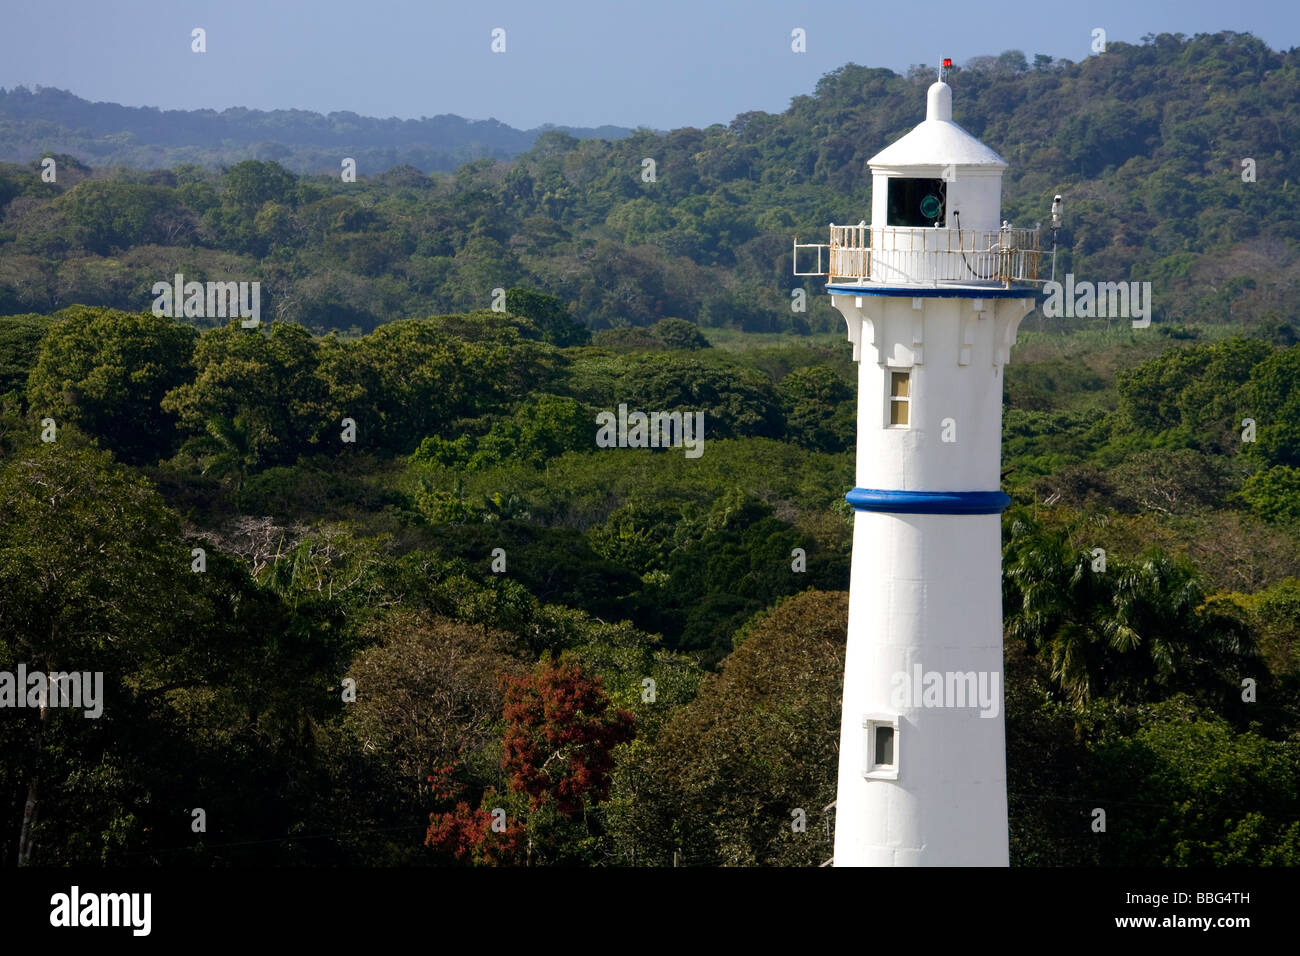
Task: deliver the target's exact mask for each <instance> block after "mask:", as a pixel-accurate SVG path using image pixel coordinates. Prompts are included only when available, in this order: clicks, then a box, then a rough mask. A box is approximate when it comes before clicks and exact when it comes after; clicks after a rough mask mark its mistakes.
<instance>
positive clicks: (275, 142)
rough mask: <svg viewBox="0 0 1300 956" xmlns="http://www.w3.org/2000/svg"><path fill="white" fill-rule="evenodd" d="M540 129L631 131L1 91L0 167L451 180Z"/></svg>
mask: <svg viewBox="0 0 1300 956" xmlns="http://www.w3.org/2000/svg"><path fill="white" fill-rule="evenodd" d="M547 129H559V130H561V131H562V132H566V133H569V134H571V135H573V136H577V137H580V138H585V137H590V136H600V137H604V138H605V139H617V138H618V137H620V136H626V135H627V134H628V133H630V132H631V130H627V129H622V128H620V127H617V126H601V127H599V128H596V129H586V128H579V127H568V126H560V127H551V126H543V127H540V128H538V129H529V130H522V129H515V128H514V127H512V126H507V125H506V124H505V123H499V122H497V121H496V120H494V119H488V120H469V119H465V118H463V117H460V116H454V115H450V114H442V115H439V116H428V117H421V118H420V119H418V120H414V119H408V120H402V119H397V118H395V117H390V118H388V119H376V118H374V117H369V116H358V115H357V114H356V113H349V112H339V113H330V114H328V115H322V114H320V113H313V112H310V111H308V110H270V111H266V110H250V109H242V108H234V109H226V110H222V111H221V112H217V111H216V110H159V109H157V108H155V107H151V106H140V107H136V106H120V105H118V104H116V103H92V102H90V101H89V100H83V99H82V98H81V97H79V96H75V95H73V94H72V93H69V92H68V91H66V90H58V89H53V88H51V87H37V88H36V90H35V91H32V90H29V89H27V88H26V87H22V86H20V87H16V88H15V89H12V90H4V89H0V159H5V160H11V161H17V162H26V161H28V160H30V159H32V158H34V157H38V156H41V155H43V154H44V153H48V152H51V151H52V152H57V153H67V154H69V155H72V156H76V157H77V158H78V159H80V160H81V161H82V162H85V163H89V164H91V165H96V166H133V167H137V168H146V169H154V168H158V167H171V166H175V165H177V164H178V163H197V164H199V165H201V166H211V167H217V166H221V165H230V164H232V163H237V162H239V161H240V160H244V159H265V160H274V161H275V162H278V163H280V164H281V165H282V166H284V167H285V168H287V169H291V170H293V171H295V172H300V173H301V172H320V171H321V170H333V169H337V168H338V166H339V157H341V156H351V157H352V158H353V159H355V160H357V163H358V165H359V166H360V167H361V168H362V169H369V170H372V171H382V170H385V169H389V168H391V167H393V166H396V165H399V164H403V163H405V164H408V165H411V166H415V167H416V168H418V169H421V170H423V171H425V172H433V171H434V170H444V171H450V170H453V169H455V168H456V167H457V166H459V165H460V164H461V163H465V162H468V161H469V160H472V159H481V158H483V157H485V156H488V157H492V158H495V159H509V158H510V157H512V156H516V155H518V154H519V153H522V152H524V150H526V149H528V148H529V147H530V146H532V145H533V142H534V141H535V140H536V139H537V137H538V136H539V135H540V134H541V133H543V132H545V131H546V130H547ZM200 144H206V145H200Z"/></svg>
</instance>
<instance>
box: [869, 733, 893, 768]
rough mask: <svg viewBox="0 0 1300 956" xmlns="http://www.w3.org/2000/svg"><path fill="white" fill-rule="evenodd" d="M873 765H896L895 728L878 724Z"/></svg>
mask: <svg viewBox="0 0 1300 956" xmlns="http://www.w3.org/2000/svg"><path fill="white" fill-rule="evenodd" d="M872 757H873V758H874V762H873V763H872V766H873V767H892V766H893V765H894V728H893V727H889V726H887V725H885V724H876V746H875V753H874V754H872Z"/></svg>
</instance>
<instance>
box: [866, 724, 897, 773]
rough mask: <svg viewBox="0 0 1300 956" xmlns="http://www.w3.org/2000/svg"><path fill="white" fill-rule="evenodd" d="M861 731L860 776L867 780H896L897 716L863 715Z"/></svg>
mask: <svg viewBox="0 0 1300 956" xmlns="http://www.w3.org/2000/svg"><path fill="white" fill-rule="evenodd" d="M862 730H863V741H862V745H863V747H862V749H863V753H862V758H863V759H862V776H864V777H865V778H867V779H868V780H897V779H898V717H897V715H894V714H864V715H863V717H862Z"/></svg>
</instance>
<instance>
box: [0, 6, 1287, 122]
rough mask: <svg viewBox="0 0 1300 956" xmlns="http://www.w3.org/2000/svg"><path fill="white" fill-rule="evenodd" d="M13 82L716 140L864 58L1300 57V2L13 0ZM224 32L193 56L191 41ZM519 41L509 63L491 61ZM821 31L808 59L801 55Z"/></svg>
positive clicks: (102, 93)
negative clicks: (1102, 35) (1213, 53)
mask: <svg viewBox="0 0 1300 956" xmlns="http://www.w3.org/2000/svg"><path fill="white" fill-rule="evenodd" d="M0 23H2V24H3V26H2V27H0V86H4V87H14V86H18V85H26V86H29V87H30V86H37V85H40V86H55V87H59V88H62V89H68V90H71V91H72V92H73V93H76V94H77V95H78V96H82V97H85V98H87V99H90V100H107V101H111V102H117V103H122V104H125V105H128V106H157V107H161V108H164V109H199V108H212V109H224V108H226V107H229V106H246V107H252V108H257V109H276V108H295V107H296V108H300V109H309V110H315V111H318V112H325V113H327V112H332V111H335V110H352V111H354V112H356V113H361V114H363V115H367V116H379V117H387V116H398V117H403V118H410V117H420V116H433V115H436V114H438V113H456V114H459V115H461V116H466V117H469V118H472V119H487V118H490V117H491V118H495V119H498V120H501V121H502V122H504V123H509V124H510V125H512V126H518V127H532V126H537V125H540V124H542V123H547V122H550V123H557V124H565V125H573V126H597V125H600V124H603V123H611V124H615V125H619V126H650V127H654V128H658V129H668V128H673V127H678V126H707V125H709V124H710V123H726V122H730V120H731V119H732V118H733V117H734V116H735V115H736V114H737V113H741V112H745V111H746V110H755V109H758V110H767V111H769V112H778V111H780V110H783V109H785V108H786V106H788V105H789V102H790V98H791V97H792V96H795V95H798V94H800V93H808V92H811V91H812V89H813V87H814V85H815V84H816V82H817V79H818V77H820V76H822V75H823V74H824V73H826V72H828V71H830V70H833V69H835V68H836V67H839V66H842V65H843V64H845V63H847V62H850V61H851V62H855V63H860V64H863V65H866V66H883V67H888V68H889V69H892V70H895V71H898V72H903V71H906V69H907V68H908V66H910V65H911V64H913V63H928V64H931V65H934V64H937V63H938V61H939V60H940V58H942V57H944V56H951V57H952V58H953V60H954V61H955V62H956V63H958V64H961V63H962V62H964V61H965V60H967V59H969V58H970V57H973V56H979V55H983V54H997V53H1000V52H1002V51H1003V50H1008V49H1018V50H1022V51H1023V52H1024V53H1025V55H1026V56H1027V57H1028V58H1029V59H1030V60H1032V59H1033V56H1034V54H1035V53H1046V54H1049V55H1051V56H1054V57H1066V58H1069V59H1072V60H1082V59H1084V58H1085V57H1087V56H1089V55H1091V49H1090V47H1091V43H1092V30H1093V28H1094V27H1101V28H1103V29H1104V30H1105V31H1106V35H1107V39H1108V40H1111V41H1114V40H1122V41H1126V42H1132V43H1137V42H1140V38H1141V37H1142V35H1143V34H1146V33H1184V34H1187V35H1189V36H1190V35H1192V34H1196V33H1215V32H1218V31H1220V30H1236V31H1239V32H1243V33H1244V32H1249V33H1253V34H1255V35H1256V36H1258V37H1260V38H1261V39H1262V40H1263V41H1264V42H1265V43H1267V44H1268V45H1269V46H1270V47H1272V48H1273V49H1275V50H1285V49H1289V48H1291V47H1294V46H1297V45H1300V3H1296V2H1294V0H1244V2H1227V0H1087V2H1080V0H1074V2H1062V0H1036V2H1015V3H989V2H974V0H967V2H963V3H957V2H948V0H943V2H936V0H904V2H894V3H885V2H880V0H853V2H837V0H818V2H816V3H798V2H794V3H792V2H789V0H786V2H776V0H645V2H626V0H459V2H454V3H448V2H442V0H411V2H403V0H365V2H352V0H300V2H291V0H211V2H208V0H60V2H59V3H9V4H6V5H5V9H4V10H3V15H2V16H0ZM194 27H202V28H204V29H205V30H206V31H207V52H206V53H202V54H198V53H193V52H191V49H190V31H191V30H192V29H193V28H194ZM496 27H500V28H503V29H504V30H505V31H506V52H505V53H504V54H496V53H493V52H492V51H491V49H490V46H491V42H492V37H491V34H492V30H493V29H494V28H496ZM796 27H798V28H802V29H803V30H804V31H806V36H807V52H806V53H801V54H799V53H794V52H792V50H791V31H792V30H793V29H795V28H796Z"/></svg>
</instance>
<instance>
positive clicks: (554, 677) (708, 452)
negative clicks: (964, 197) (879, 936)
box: [0, 34, 1300, 866]
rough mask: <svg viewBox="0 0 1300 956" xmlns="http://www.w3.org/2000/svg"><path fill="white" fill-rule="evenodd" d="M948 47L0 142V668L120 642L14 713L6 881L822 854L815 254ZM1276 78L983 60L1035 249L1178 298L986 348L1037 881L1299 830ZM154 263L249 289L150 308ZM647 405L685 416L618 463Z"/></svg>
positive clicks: (1136, 54)
mask: <svg viewBox="0 0 1300 956" xmlns="http://www.w3.org/2000/svg"><path fill="white" fill-rule="evenodd" d="M930 81H931V74H930V73H929V72H928V71H924V70H920V69H918V70H916V71H914V75H911V76H908V77H901V76H897V75H895V74H893V73H890V72H889V71H886V70H871V69H865V68H862V67H857V66H848V67H845V68H843V69H841V70H839V71H837V72H835V73H833V74H831V75H829V76H827V77H826V78H825V79H824V80H823V81H822V82H821V83H820V84H819V85H818V88H817V91H816V93H815V95H813V96H805V97H797V98H796V99H795V100H794V102H793V103H792V105H791V107H790V109H789V110H788V111H786V112H785V113H783V114H780V115H778V116H769V115H766V114H746V115H745V116H742V117H738V118H737V119H736V121H735V122H733V123H732V124H731V125H730V126H729V127H723V126H716V127H711V128H709V129H708V130H703V131H700V130H689V129H688V130H675V131H672V132H670V133H667V134H664V135H662V136H661V135H658V134H651V133H648V132H645V131H641V132H638V133H636V134H633V135H632V136H630V137H628V138H626V139H623V140H618V141H615V142H608V141H598V140H587V141H578V140H575V139H572V138H570V137H567V136H565V135H563V134H559V133H546V134H543V135H542V136H541V137H540V138H539V140H538V142H537V144H536V146H534V147H533V149H532V150H530V151H529V152H527V153H525V154H523V155H521V156H519V157H518V158H517V159H515V160H514V161H512V162H508V163H499V162H493V161H490V160H489V161H480V162H471V163H469V164H466V165H464V166H462V167H461V168H460V169H458V170H457V171H456V172H455V174H454V175H450V176H441V175H434V176H427V175H425V174H423V173H421V172H419V171H418V170H415V169H410V168H405V169H402V168H398V169H393V170H389V171H388V172H386V173H382V174H379V175H376V176H373V177H368V176H359V177H358V180H357V182H355V183H343V182H341V181H338V179H337V177H335V179H334V180H333V181H330V180H327V179H326V178H324V177H320V178H313V177H311V176H303V175H295V174H293V173H291V172H289V171H287V170H285V169H283V168H281V167H279V166H277V165H275V164H273V163H268V162H263V161H258V160H251V161H242V162H239V163H237V164H235V165H233V166H231V167H230V168H228V169H226V170H225V171H224V172H209V171H206V170H204V169H202V168H200V167H199V166H197V165H191V166H181V167H177V168H175V169H171V170H161V171H153V172H142V171H135V170H129V169H119V170H96V169H91V168H88V167H85V166H82V165H80V164H79V162H78V161H77V160H75V159H73V158H71V157H64V156H59V157H55V160H56V164H57V169H58V176H57V181H56V182H54V183H46V182H43V181H42V179H41V167H40V165H39V164H36V163H34V164H32V165H30V166H7V167H4V168H3V169H0V203H3V204H4V217H3V220H0V243H2V244H0V313H10V314H9V315H8V316H7V317H4V318H0V455H2V456H3V457H2V458H0V595H3V596H4V597H3V600H2V601H0V671H3V670H9V671H12V670H14V668H16V667H17V666H18V664H19V663H26V664H27V665H28V666H29V667H32V668H38V667H39V668H42V669H44V670H46V671H55V670H84V671H102V672H103V674H104V675H105V678H104V679H105V686H104V702H103V715H102V717H100V718H98V719H94V720H87V719H85V718H84V717H83V716H82V714H81V713H80V712H77V711H69V710H60V709H49V710H46V711H43V712H42V713H41V714H40V715H38V714H37V713H36V712H35V711H34V710H12V711H7V712H6V713H5V716H4V719H3V720H0V752H3V753H4V754H5V755H6V756H5V758H4V760H3V761H0V801H2V803H0V813H3V817H0V819H3V823H4V841H5V843H4V847H5V850H4V853H3V855H2V858H3V859H4V861H5V865H6V866H9V865H13V864H14V862H15V860H16V859H17V858H16V857H15V855H14V852H13V851H14V849H15V848H19V849H20V854H19V855H20V856H21V857H22V861H23V862H31V863H41V864H63V863H70V862H80V863H92V864H96V863H103V864H109V865H122V864H145V865H150V864H160V865H178V864H189V865H204V866H208V865H229V864H246V863H294V864H356V865H392V864H396V865H423V864H432V865H441V864H452V865H456V864H459V865H472V864H529V865H555V864H580V865H674V864H679V865H691V866H698V865H755V864H777V865H814V866H815V865H818V864H821V863H823V862H824V861H825V860H826V859H827V858H829V857H830V855H831V842H830V839H829V833H830V832H831V827H832V826H833V813H827V812H826V811H824V809H823V808H826V807H827V806H828V805H829V804H830V803H831V802H832V801H833V800H834V797H835V774H836V762H837V760H838V753H837V750H838V737H839V721H840V692H841V682H842V676H843V655H844V642H845V628H846V619H847V595H846V593H845V592H846V590H847V586H848V570H849V554H850V544H851V532H852V518H851V515H852V512H851V509H850V508H849V506H848V504H847V503H846V502H845V500H844V497H843V496H844V493H845V491H846V490H847V489H848V488H850V487H851V486H852V484H853V442H854V423H855V417H856V407H855V405H856V369H855V366H854V363H853V361H852V359H851V352H850V346H849V345H848V344H847V343H846V342H844V341H843V324H842V320H841V319H840V318H839V316H838V314H837V313H835V312H833V311H832V310H831V309H830V308H829V306H828V305H827V304H826V303H825V302H824V299H825V296H824V295H822V296H819V295H818V294H817V293H818V291H819V290H818V289H817V288H816V286H815V284H813V283H810V284H809V285H807V286H806V287H805V288H806V289H807V290H808V291H809V293H810V295H809V308H808V311H807V312H806V313H800V312H797V311H794V310H792V307H791V302H792V299H791V295H790V293H791V290H792V289H795V288H797V286H796V284H795V283H796V281H797V280H795V279H794V278H793V277H792V276H791V275H790V272H791V263H790V248H791V238H792V237H793V236H794V235H795V234H796V233H797V234H798V235H800V237H801V238H808V237H816V236H820V235H822V233H823V230H824V229H825V226H826V224H827V223H828V222H830V221H836V222H846V221H856V219H858V218H861V216H862V215H863V214H864V212H865V210H866V208H867V207H868V200H869V178H868V177H867V174H866V168H865V165H864V160H865V159H866V158H867V157H868V156H870V155H871V154H872V153H873V152H875V151H876V150H877V149H879V148H880V147H881V146H883V145H884V144H885V143H887V142H888V141H889V140H890V139H892V138H894V137H896V136H897V135H898V134H900V133H901V132H903V131H905V130H906V129H908V128H910V126H911V125H912V124H914V123H915V122H916V120H917V118H918V116H919V111H920V109H921V104H923V103H924V90H925V85H926V84H928V83H929V82H930ZM1298 81H1300V76H1297V63H1296V58H1295V55H1294V54H1290V53H1288V54H1279V53H1274V52H1272V51H1269V50H1268V49H1267V48H1266V47H1264V46H1263V45H1262V44H1260V43H1259V41H1257V40H1255V39H1254V38H1252V37H1249V36H1245V35H1235V34H1220V35H1216V36H1198V37H1196V38H1193V39H1190V40H1189V39H1186V38H1183V37H1176V36H1167V35H1162V36H1159V37H1151V38H1148V39H1147V40H1146V42H1144V43H1143V44H1142V45H1125V44H1118V43H1116V44H1112V45H1110V46H1109V47H1108V50H1107V52H1106V53H1105V54H1104V55H1102V56H1098V57H1094V58H1092V59H1090V60H1088V61H1086V62H1084V63H1080V64H1068V63H1052V62H1050V61H1047V60H1046V58H1042V57H1040V58H1038V59H1037V60H1036V61H1035V63H1034V64H1033V65H1032V66H1030V65H1029V64H1028V63H1027V62H1026V58H1025V57H1024V56H1023V55H1022V54H1018V53H1015V52H1014V51H1013V52H1011V53H1004V54H1002V55H1001V56H1000V57H996V58H993V57H989V58H981V59H978V60H976V61H972V62H971V63H968V64H967V65H966V68H965V69H962V70H960V71H955V73H954V76H953V78H952V82H953V84H954V87H956V88H959V89H960V95H959V96H957V97H956V98H955V100H956V110H955V112H956V114H957V115H956V119H957V120H958V121H959V122H961V123H962V124H963V125H964V126H966V127H967V128H968V129H970V130H971V131H972V132H973V133H975V134H976V135H979V136H980V137H981V138H983V139H984V140H985V141H987V142H989V143H990V145H993V146H994V147H995V148H997V149H999V151H1001V152H1002V153H1003V155H1004V156H1006V157H1007V159H1008V161H1009V162H1010V163H1011V164H1012V169H1011V174H1010V176H1011V178H1010V179H1009V180H1008V182H1007V185H1006V189H1005V193H1004V215H1005V216H1007V217H1008V218H1012V219H1013V220H1015V221H1019V222H1021V223H1022V224H1023V223H1028V222H1032V221H1034V220H1035V219H1036V218H1045V216H1044V215H1043V213H1044V212H1045V199H1046V200H1050V197H1051V194H1052V193H1053V192H1054V191H1059V192H1062V193H1064V194H1065V195H1066V196H1067V198H1068V202H1069V206H1068V213H1067V224H1066V228H1065V229H1064V230H1062V234H1061V242H1062V247H1061V252H1060V255H1059V258H1058V271H1059V272H1064V271H1074V272H1075V273H1077V274H1079V275H1081V276H1082V275H1088V276H1095V277H1096V278H1098V279H1105V280H1120V279H1133V280H1142V281H1151V282H1152V283H1153V286H1154V301H1155V313H1154V319H1155V321H1154V322H1153V324H1152V326H1151V327H1150V328H1148V329H1132V328H1130V327H1128V326H1127V324H1123V323H1115V322H1111V321H1108V320H1104V319H1103V320H1087V319H1076V320H1057V319H1050V320H1049V319H1044V318H1042V317H1041V315H1039V314H1034V315H1032V316H1031V317H1030V318H1029V319H1028V320H1027V321H1026V323H1025V326H1024V327H1023V329H1022V333H1021V336H1020V341H1019V343H1018V344H1017V346H1016V347H1015V349H1014V350H1013V353H1012V361H1011V364H1010V365H1009V366H1008V369H1007V383H1006V396H1005V411H1004V429H1003V470H1004V472H1005V473H1006V474H1005V481H1004V487H1005V489H1006V490H1007V492H1008V493H1009V494H1010V495H1011V496H1012V498H1013V505H1012V507H1011V508H1010V509H1009V510H1008V511H1007V513H1006V514H1005V516H1004V519H1003V540H1004V546H1003V605H1004V619H1005V632H1006V634H1005V641H1006V695H1007V698H1006V729H1007V748H1008V776H1009V780H1008V791H1009V799H1010V809H1011V817H1010V826H1011V841H1012V843H1011V851H1012V862H1013V863H1015V864H1020V865H1064V866H1074V865H1107V864H1142V865H1168V866H1174V865H1188V864H1212V865H1221V864H1243V865H1268V864H1286V865H1296V864H1300V656H1298V655H1300V647H1298V646H1297V640H1296V634H1297V628H1298V627H1300V395H1298V394H1297V392H1296V389H1295V383H1296V382H1297V380H1298V379H1300V344H1297V340H1298V339H1300V335H1298V334H1297V332H1296V326H1297V322H1296V313H1295V308H1294V304H1293V303H1294V290H1295V274H1296V273H1295V269H1296V268H1297V267H1296V264H1295V263H1296V252H1297V242H1298V241H1300V215H1297V211H1298V210H1300V206H1298V205H1297V196H1296V192H1297V190H1296V189H1294V188H1292V185H1291V182H1290V180H1291V179H1294V178H1295V177H1296V172H1297V171H1296V170H1294V169H1292V168H1291V164H1292V162H1293V160H1292V157H1291V155H1290V153H1289V151H1288V149H1287V147H1286V145H1285V144H1287V143H1289V142H1291V140H1292V138H1293V137H1294V134H1295V132H1296V128H1297V115H1296V111H1297V108H1298V107H1297V105H1296V104H1297V103H1298V102H1300V98H1297V95H1296V94H1297V92H1300V83H1298ZM1244 157H1250V158H1253V159H1255V160H1256V162H1257V165H1258V171H1259V175H1258V180H1257V181H1256V182H1246V181H1243V179H1242V177H1241V175H1240V168H1241V167H1240V159H1241V158H1244ZM643 158H652V159H654V160H655V163H654V168H655V176H654V181H653V182H649V181H646V180H645V179H643V170H644V169H645V168H646V167H644V166H643V164H642V160H643ZM177 272H180V273H183V274H184V275H185V277H186V279H187V280H189V279H193V280H196V281H205V280H240V281H244V280H256V281H261V282H262V288H263V290H264V305H263V316H264V321H263V322H262V325H261V326H260V327H258V328H252V329H250V328H244V327H241V324H240V322H239V321H238V320H237V319H236V320H233V321H228V320H225V319H218V320H204V319H194V318H189V319H187V318H184V317H181V318H172V317H165V316H157V315H155V314H153V312H152V311H151V309H150V303H151V302H152V301H153V298H154V296H153V295H151V292H150V290H151V287H152V285H153V284H154V283H155V282H157V281H159V280H162V281H170V280H171V277H172V275H173V274H174V273H177ZM495 290H500V291H501V293H502V294H501V295H500V296H497V295H496V294H495ZM494 300H499V302H494ZM493 304H497V305H499V308H497V309H493V308H491V306H492V305H493ZM620 404H626V405H628V406H629V407H632V408H639V409H664V410H670V409H680V410H691V411H696V410H698V411H702V412H703V422H704V433H703V453H702V454H701V455H700V456H699V457H697V458H691V457H688V456H687V455H685V454H683V452H682V449H681V448H658V449H652V448H604V447H599V445H598V443H597V442H596V441H595V436H596V431H597V425H596V422H597V416H598V415H599V414H600V413H601V412H605V411H612V410H615V409H617V408H618V406H619V405H620ZM1099 549H1100V550H1099ZM1098 807H1101V808H1104V809H1105V810H1106V814H1107V828H1106V830H1105V831H1104V832H1097V831H1096V830H1095V829H1094V827H1093V825H1092V824H1093V820H1094V816H1093V811H1094V809H1095V808H1098ZM33 808H35V809H34V810H33ZM796 811H803V813H804V816H805V817H806V821H807V825H806V828H803V827H799V826H795V825H793V824H792V821H793V820H795V819H797V818H798V813H797V812H796ZM200 824H201V825H200ZM20 834H21V836H20ZM23 854H25V856H24V855H23Z"/></svg>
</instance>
